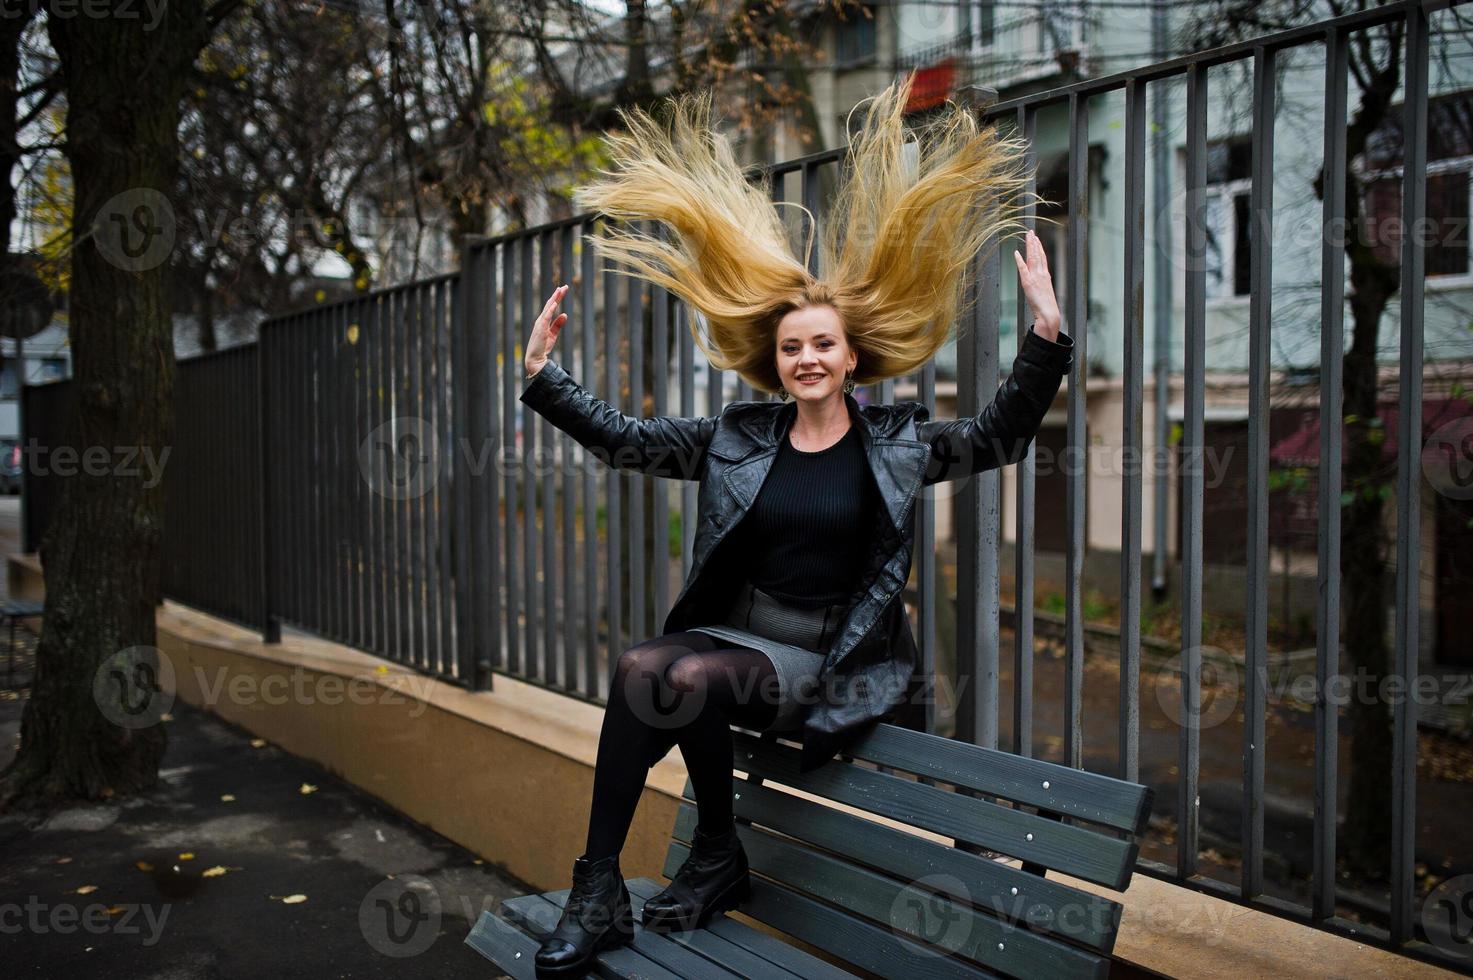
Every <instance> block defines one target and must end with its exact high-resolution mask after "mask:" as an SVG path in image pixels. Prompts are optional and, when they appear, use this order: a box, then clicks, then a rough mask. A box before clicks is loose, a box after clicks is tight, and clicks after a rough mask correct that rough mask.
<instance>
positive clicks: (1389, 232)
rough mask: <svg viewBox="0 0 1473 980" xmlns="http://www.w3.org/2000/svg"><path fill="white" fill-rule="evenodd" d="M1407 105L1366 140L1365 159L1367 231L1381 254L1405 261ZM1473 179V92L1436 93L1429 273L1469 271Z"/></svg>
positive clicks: (1389, 260)
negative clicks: (1403, 215) (1403, 192)
mask: <svg viewBox="0 0 1473 980" xmlns="http://www.w3.org/2000/svg"><path fill="white" fill-rule="evenodd" d="M1401 124H1402V107H1401V106H1399V105H1398V106H1393V107H1392V108H1391V110H1390V111H1389V112H1388V114H1387V119H1386V121H1385V122H1384V123H1382V124H1381V125H1380V126H1379V127H1378V128H1377V129H1376V131H1375V132H1373V133H1372V134H1371V135H1370V136H1369V137H1367V139H1366V152H1365V154H1364V157H1363V160H1362V161H1360V165H1361V169H1362V179H1363V181H1364V182H1365V188H1366V196H1365V210H1366V232H1365V233H1366V235H1367V237H1368V238H1369V239H1370V242H1371V247H1372V250H1373V251H1374V252H1375V254H1376V257H1377V258H1378V259H1380V260H1381V261H1382V262H1384V263H1386V264H1387V265H1400V264H1401V239H1402V236H1401V227H1402V225H1401V179H1402V147H1403V146H1404V145H1405V144H1404V141H1403V139H1402V128H1401ZM1470 180H1473V92H1455V93H1453V94H1451V95H1439V96H1435V97H1434V98H1432V99H1431V100H1429V101H1428V103H1427V219H1428V225H1427V226H1426V227H1427V230H1426V232H1425V233H1424V234H1423V235H1422V236H1421V238H1420V240H1421V241H1423V242H1425V243H1426V251H1425V253H1424V255H1425V267H1426V268H1425V275H1426V277H1427V278H1428V279H1431V278H1434V277H1439V276H1468V275H1469V274H1470V273H1473V268H1470V266H1469V258H1470V254H1469V247H1468V245H1469V241H1468V239H1469V233H1468V224H1469V220H1470V218H1473V213H1470V210H1469V181H1470Z"/></svg>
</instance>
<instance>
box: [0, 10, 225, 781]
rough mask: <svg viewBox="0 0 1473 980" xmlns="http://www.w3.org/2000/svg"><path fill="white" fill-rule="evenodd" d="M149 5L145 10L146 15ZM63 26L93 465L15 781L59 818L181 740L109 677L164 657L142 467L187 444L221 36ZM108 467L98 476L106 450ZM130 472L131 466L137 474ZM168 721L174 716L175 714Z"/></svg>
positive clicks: (45, 631)
mask: <svg viewBox="0 0 1473 980" xmlns="http://www.w3.org/2000/svg"><path fill="white" fill-rule="evenodd" d="M130 6H131V5H130ZM147 23H148V22H147V21H146V20H144V19H143V18H138V17H136V16H134V17H128V16H122V10H121V9H120V10H119V16H117V17H111V16H99V15H94V16H86V17H78V16H75V15H73V16H65V17H63V16H55V17H50V18H48V28H49V31H50V35H51V42H52V45H53V46H54V48H55V49H56V52H57V54H58V56H59V57H60V60H61V65H62V72H63V77H64V79H65V83H66V91H67V100H68V111H67V124H66V153H67V158H68V160H69V161H70V163H71V168H72V176H73V179H74V181H75V200H76V204H75V210H74V213H73V231H74V237H75V242H76V247H75V248H74V250H73V252H72V293H71V316H70V340H71V348H72V352H73V365H74V369H75V376H74V380H73V382H72V385H73V391H74V393H75V394H74V396H73V407H72V411H71V414H70V416H69V417H68V419H67V423H66V430H65V431H66V436H65V439H64V443H65V445H67V446H72V447H76V449H77V451H78V452H79V453H80V454H82V455H80V456H79V460H80V461H81V462H82V463H83V465H79V466H78V467H77V468H76V475H75V476H73V477H71V478H70V479H68V480H67V481H66V483H65V486H64V489H63V492H62V499H61V503H60V506H59V508H58V510H57V513H56V516H55V518H54V519H53V521H52V522H51V525H50V528H49V530H48V531H47V534H46V536H45V538H44V540H43V541H42V542H41V547H40V552H41V562H42V568H43V571H44V574H45V579H46V603H45V613H44V617H43V620H42V623H43V625H42V635H41V640H40V644H39V646H38V647H37V651H36V678H35V682H34V684H33V686H32V692H31V697H30V700H29V701H27V703H26V706H25V710H24V714H23V716H22V719H21V746H20V752H19V754H18V755H17V757H16V759H15V761H14V762H13V763H12V764H11V765H10V766H9V767H8V768H7V769H6V771H5V772H4V773H3V774H0V807H3V808H6V809H10V808H26V809H41V808H47V807H50V806H53V805H55V804H58V803H62V802H64V801H66V800H70V799H106V798H109V797H113V796H122V795H126V794H130V793H133V792H136V791H139V790H143V789H147V788H148V787H151V786H153V785H154V784H155V783H156V782H157V779H158V762H159V759H160V757H161V756H162V755H163V752H164V745H165V737H164V729H163V726H162V725H160V724H158V723H157V722H155V723H154V724H151V725H123V724H115V723H114V722H113V721H111V720H109V718H110V717H119V716H120V715H119V712H121V715H122V716H128V715H136V712H137V701H138V700H139V698H140V697H143V696H147V695H149V694H150V693H152V696H153V698H154V699H157V698H158V694H157V693H156V692H150V690H149V689H150V688H152V687H153V684H152V678H149V677H146V676H145V677H139V678H130V680H137V681H139V682H141V683H140V685H139V687H137V688H135V689H134V690H132V691H128V690H126V689H125V688H126V686H127V685H119V684H117V683H99V684H98V685H97V686H96V688H95V690H96V691H97V693H96V694H94V684H93V680H94V678H95V677H97V676H99V672H100V671H101V672H102V674H103V676H104V677H106V676H108V674H109V673H110V671H109V670H107V669H106V668H108V667H109V666H110V665H111V666H113V667H118V666H121V667H124V668H125V669H126V667H127V664H126V663H119V661H118V659H117V658H118V657H119V655H120V654H122V655H124V656H126V654H123V652H124V651H128V650H129V649H130V648H137V647H143V648H151V647H153V646H154V643H155V632H154V614H155V610H156V605H157V602H158V596H159V541H160V532H161V528H162V519H163V514H162V508H161V504H162V484H159V485H157V486H154V487H152V488H146V487H145V486H144V482H145V480H146V478H147V468H146V467H142V466H139V465H137V458H136V454H137V453H138V452H140V451H143V452H153V453H154V454H155V456H154V458H156V459H158V458H164V457H162V455H161V453H162V450H163V447H164V446H165V445H167V444H168V442H169V441H170V439H171V438H172V428H173V409H172V397H173V385H174V346H173V336H172V329H171V322H170V321H171V317H170V313H171V307H170V301H169V279H168V277H169V265H168V262H169V258H170V254H169V253H170V252H171V250H172V232H173V228H172V227H171V226H172V224H173V221H174V218H173V214H172V213H171V212H170V210H169V208H168V204H167V201H166V199H165V198H164V197H163V195H164V194H165V193H167V192H168V191H170V190H171V189H172V188H173V187H174V186H175V183H174V178H175V174H176V168H177V156H178V130H179V101H180V95H181V90H182V87H183V83H184V80H185V78H186V74H187V69H188V67H189V65H190V64H191V63H192V62H193V61H194V58H195V56H196V55H197V54H198V52H199V50H200V48H201V47H202V45H203V43H204V38H205V18H204V15H203V11H202V9H201V6H200V0H176V2H174V3H170V4H169V5H168V7H167V8H166V9H165V11H164V13H163V16H162V19H161V20H159V21H158V22H157V23H156V24H151V25H149V26H151V27H152V29H151V30H150V29H147V28H146V27H145V24H147ZM89 451H90V453H91V454H92V457H93V458H94V459H96V458H99V457H100V458H102V459H103V460H104V462H103V465H101V466H98V465H96V464H95V463H93V464H90V465H89V464H87V460H88V458H89V457H88V455H87V454H88V453H89ZM122 464H126V465H122ZM150 708H152V709H153V710H152V714H153V717H154V718H157V715H158V711H157V701H156V700H155V702H154V704H152V705H150V706H146V707H145V711H148V710H149V709H150Z"/></svg>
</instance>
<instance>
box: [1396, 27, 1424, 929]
mask: <svg viewBox="0 0 1473 980" xmlns="http://www.w3.org/2000/svg"><path fill="white" fill-rule="evenodd" d="M1427 30H1428V24H1427V8H1426V7H1425V6H1422V5H1420V4H1413V5H1411V6H1409V7H1407V11H1406V33H1405V37H1406V68H1405V72H1406V75H1405V78H1404V79H1403V82H1404V91H1405V93H1406V98H1405V102H1404V103H1403V106H1402V139H1403V144H1402V146H1403V149H1402V181H1401V226H1402V228H1403V232H1402V236H1401V374H1400V379H1399V382H1400V394H1399V396H1398V403H1399V404H1398V411H1397V422H1396V437H1397V440H1398V443H1397V448H1396V677H1397V678H1398V680H1400V682H1401V684H1400V687H1399V688H1398V690H1399V691H1401V692H1402V693H1401V694H1400V695H1399V696H1397V697H1395V699H1394V700H1393V702H1392V729H1391V731H1392V736H1391V745H1392V748H1391V759H1392V762H1391V768H1392V780H1391V838H1392V839H1391V942H1392V944H1393V945H1394V946H1402V945H1404V944H1405V943H1408V942H1410V941H1411V940H1412V939H1413V938H1415V933H1414V932H1413V923H1412V916H1413V913H1414V912H1415V911H1416V909H1415V897H1416V896H1415V890H1416V879H1415V877H1414V875H1413V870H1414V865H1415V864H1416V859H1417V853H1416V844H1417V824H1416V812H1417V704H1416V701H1414V700H1413V699H1412V697H1411V696H1410V695H1409V694H1408V693H1407V692H1409V691H1412V690H1414V688H1413V686H1412V681H1413V675H1414V674H1415V673H1416V671H1417V661H1418V659H1419V654H1420V652H1421V648H1422V647H1421V612H1422V611H1421V606H1420V603H1421V599H1420V594H1421V582H1422V547H1421V545H1422V498H1421V494H1422V468H1421V465H1420V464H1419V458H1420V456H1421V446H1422V357H1423V335H1422V331H1423V323H1422V315H1423V309H1422V300H1423V290H1424V288H1425V279H1424V278H1423V276H1424V272H1425V267H1426V252H1425V247H1426V242H1425V240H1424V239H1423V237H1422V235H1421V234H1420V233H1418V234H1412V233H1411V230H1412V229H1420V228H1422V227H1423V224H1422V223H1423V221H1424V219H1425V218H1426V216H1427V57H1428V40H1427Z"/></svg>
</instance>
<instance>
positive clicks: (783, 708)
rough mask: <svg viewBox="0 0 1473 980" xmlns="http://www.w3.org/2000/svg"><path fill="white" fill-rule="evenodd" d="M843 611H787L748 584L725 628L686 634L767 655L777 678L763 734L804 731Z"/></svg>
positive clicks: (841, 607)
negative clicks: (773, 713)
mask: <svg viewBox="0 0 1473 980" xmlns="http://www.w3.org/2000/svg"><path fill="white" fill-rule="evenodd" d="M846 611H847V607H846V606H844V605H842V604H840V605H834V606H826V607H823V608H820V609H800V608H798V607H796V606H790V605H786V604H785V603H782V602H780V601H779V600H777V599H775V598H773V597H772V596H770V595H768V594H767V593H766V592H763V591H762V590H761V589H759V588H757V587H756V586H754V585H752V584H751V583H750V582H748V583H745V584H744V585H743V586H742V588H741V590H740V591H739V592H738V593H737V597H736V600H735V601H734V602H732V604H731V609H730V611H729V612H728V613H727V615H726V621H725V623H724V624H722V625H717V626H693V627H691V630H693V631H694V632H697V633H706V634H708V635H710V636H714V637H716V638H718V639H722V640H730V641H731V642H732V643H735V644H736V645H738V646H743V647H751V648H752V649H754V650H761V651H762V652H763V653H765V654H766V655H767V659H768V660H770V661H772V666H773V668H774V670H775V671H776V672H777V680H778V713H777V717H776V718H775V719H774V720H773V722H772V724H771V725H769V726H768V727H767V728H766V729H765V730H766V731H770V732H777V731H781V732H792V731H798V730H801V728H802V727H803V716H804V713H805V709H806V708H807V706H808V705H810V704H812V703H813V700H814V697H815V695H816V692H817V690H818V672H819V669H820V668H821V667H823V662H824V657H825V654H826V653H827V652H828V649H829V648H830V647H831V646H833V642H834V640H835V638H836V637H837V634H838V631H839V627H840V626H841V625H843V622H844V614H845V612H846Z"/></svg>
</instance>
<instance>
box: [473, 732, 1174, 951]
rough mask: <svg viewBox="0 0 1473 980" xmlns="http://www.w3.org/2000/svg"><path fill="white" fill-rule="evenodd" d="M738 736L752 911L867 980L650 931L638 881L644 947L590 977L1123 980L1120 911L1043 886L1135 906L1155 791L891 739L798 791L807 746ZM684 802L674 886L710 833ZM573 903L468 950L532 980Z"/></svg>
mask: <svg viewBox="0 0 1473 980" xmlns="http://www.w3.org/2000/svg"><path fill="white" fill-rule="evenodd" d="M733 735H734V737H735V741H736V754H735V758H734V765H735V767H736V769H737V770H738V775H737V776H736V779H735V780H734V796H735V799H734V801H733V807H734V811H735V814H736V818H737V824H738V828H739V833H740V834H741V837H742V844H743V846H744V847H745V848H746V851H747V856H748V858H749V859H750V862H751V869H752V896H751V898H750V899H748V900H747V901H746V902H745V903H743V904H742V906H741V907H740V909H739V910H738V911H740V912H741V913H742V914H744V915H747V916H750V917H751V918H752V919H755V920H757V921H760V922H763V923H766V924H767V925H770V926H772V927H773V928H774V929H776V930H778V931H780V932H783V933H785V934H787V935H790V936H793V937H795V938H796V939H798V940H801V941H802V942H805V943H808V944H810V945H811V946H813V947H816V948H818V949H822V950H824V951H826V952H828V953H830V954H832V955H834V956H835V957H837V958H839V959H841V960H843V961H844V962H845V963H846V964H849V965H851V968H852V969H853V970H854V972H847V971H846V970H845V969H841V968H839V967H837V966H834V965H832V964H831V963H829V962H828V961H826V960H822V959H819V958H817V957H815V956H813V955H812V954H810V953H808V952H806V951H804V950H802V949H800V948H798V947H797V946H795V945H791V944H789V943H786V942H782V941H779V940H777V939H774V938H773V937H772V936H770V935H768V934H767V933H764V932H761V931H759V930H757V929H754V928H752V927H750V926H747V925H744V924H743V923H740V922H738V921H737V920H735V919H733V918H732V917H731V916H730V915H729V914H720V915H717V916H715V917H713V918H712V919H711V920H710V922H708V923H707V925H706V926H705V927H704V928H702V929H698V930H692V931H687V932H673V931H672V932H655V931H647V930H645V929H644V928H643V926H642V925H641V924H640V909H641V907H642V906H643V904H644V901H645V899H647V898H649V897H650V896H652V895H654V894H655V893H656V892H657V891H659V890H660V889H662V888H663V887H664V883H663V882H659V881H655V880H653V879H650V878H634V879H629V880H628V881H627V885H628V887H629V894H630V901H631V903H632V905H633V907H634V918H635V939H634V943H633V944H632V945H630V946H625V947H623V948H621V949H617V950H612V951H609V952H606V953H604V954H603V955H602V956H601V957H600V958H599V960H598V961H597V964H596V966H595V967H594V969H593V970H592V972H591V975H595V976H603V977H636V976H637V977H653V978H670V977H716V978H732V977H758V978H766V977H802V978H818V980H822V978H831V977H832V978H837V977H850V976H855V975H860V976H864V975H867V974H868V975H876V976H881V977H903V978H907V980H909V978H924V977H982V976H994V975H997V974H1004V975H1012V976H1026V977H1051V978H1053V977H1104V976H1106V975H1108V973H1109V970H1110V957H1109V955H1108V954H1109V953H1110V951H1111V949H1113V948H1114V945H1115V935H1116V931H1117V930H1118V928H1119V925H1120V911H1121V906H1120V903H1119V902H1117V901H1114V900H1113V899H1111V898H1109V897H1105V896H1101V895H1096V894H1094V893H1093V892H1089V891H1085V890H1083V889H1079V888H1074V887H1070V886H1068V885H1066V884H1063V883H1062V882H1059V881H1051V880H1049V879H1048V878H1047V876H1046V875H1045V874H1044V873H1043V870H1044V869H1048V870H1053V871H1058V872H1062V873H1064V874H1067V875H1070V876H1072V877H1074V878H1078V879H1082V880H1084V881H1089V882H1094V883H1096V884H1099V885H1103V886H1105V887H1107V888H1110V889H1114V890H1115V891H1124V890H1125V888H1126V887H1127V886H1128V885H1129V884H1130V879H1131V875H1132V873H1133V871H1134V869H1135V861H1136V854H1137V851H1138V849H1139V843H1138V837H1139V835H1140V834H1141V833H1142V832H1143V831H1144V829H1145V826H1146V820H1147V818H1148V817H1149V815H1150V812H1151V792H1152V791H1151V790H1150V789H1148V788H1147V787H1145V786H1140V785H1137V784H1135V783H1129V782H1124V781H1122V780H1119V779H1113V778H1110V777H1108V776H1100V775H1096V774H1094V773H1088V772H1082V771H1080V770H1078V769H1070V768H1067V767H1064V766H1058V765H1054V764H1052V763H1047V762H1039V761H1036V760H1033V759H1026V758H1022V757H1019V756H1016V755H1012V754H1011V753H1007V752H1000V751H996V750H992V749H984V748H980V747H978V746H975V745H969V744H966V743H963V742H958V741H954V740H952V739H947V738H941V737H939V736H935V735H928V734H925V733H923V732H916V731H912V730H910V729H906V728H900V727H897V726H894V725H888V724H881V725H878V726H877V727H876V728H875V730H874V731H873V732H872V733H871V734H870V735H868V736H866V737H865V738H864V739H863V740H861V741H859V742H857V743H855V744H854V745H853V747H852V748H851V749H850V751H849V753H848V754H846V755H845V756H843V757H841V758H838V759H834V760H832V761H830V762H829V763H828V764H827V765H825V766H823V767H822V768H820V769H817V770H815V771H814V772H810V773H808V774H806V775H800V774H799V771H798V756H799V751H798V748H797V747H796V746H795V745H791V744H788V743H784V742H781V741H779V740H778V739H776V738H772V737H763V738H759V737H757V736H755V735H751V734H749V733H747V732H744V731H742V730H740V729H734V730H733ZM742 772H745V773H747V774H748V778H746V779H743V778H742V777H741V775H740V774H741V773H742ZM795 791H796V792H795ZM798 792H801V793H803V794H807V796H808V797H816V798H818V799H812V798H805V797H804V796H800V795H797V793H798ZM684 797H685V800H684V801H683V802H682V803H681V806H680V811H679V815H678V817H677V819H676V822H675V831H674V835H673V836H674V839H673V840H672V842H671V844H670V850H669V852H668V853H667V855H666V858H665V867H664V869H663V873H664V876H665V877H666V878H667V879H668V878H670V877H673V876H674V874H675V872H676V870H677V869H678V868H679V867H680V865H681V863H682V862H683V861H684V860H685V857H686V855H687V854H688V853H689V849H690V842H691V835H692V833H693V831H694V830H695V825H696V808H695V805H694V802H693V801H694V793H693V790H692V787H691V784H690V782H689V781H687V782H686V786H685V793H684ZM835 804H838V805H835ZM846 808H852V809H853V810H856V811H864V812H865V813H866V814H868V815H873V816H868V815H865V816H861V815H857V814H856V813H854V812H847V810H846ZM876 818H880V819H876ZM989 852H993V853H989ZM1020 862H1021V863H1023V864H1024V865H1025V866H1026V867H1019V866H1017V864H1018V863H1020ZM568 891H569V889H567V888H564V889H560V890H558V891H552V892H546V893H544V894H541V895H523V896H521V897H519V898H515V899H511V900H509V901H506V902H503V903H502V905H501V908H500V910H499V912H500V915H501V916H503V918H499V917H498V916H497V915H496V914H493V913H491V912H489V911H488V912H484V913H483V914H482V915H481V918H480V920H479V921H478V922H477V923H476V925H475V927H474V928H473V929H472V931H471V933H470V935H469V936H468V937H467V938H466V942H467V943H469V944H470V945H471V946H472V947H473V948H474V949H476V950H477V951H478V952H480V953H481V954H482V955H484V956H486V957H487V958H488V959H490V960H491V961H492V962H493V963H494V964H495V965H496V966H497V967H498V968H499V969H500V970H502V971H503V972H504V973H505V974H506V975H509V976H512V977H516V978H519V980H520V978H523V977H525V978H533V977H535V976H536V971H535V969H534V966H533V957H534V955H535V953H536V951H537V948H538V946H539V944H540V941H541V937H542V936H544V935H546V934H547V933H548V932H549V931H551V929H552V928H553V926H554V925H556V923H557V920H558V917H559V915H561V913H562V906H563V903H564V902H565V901H566V899H567V895H568Z"/></svg>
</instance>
